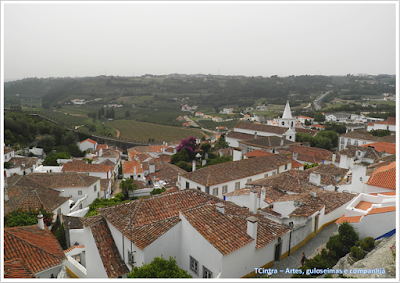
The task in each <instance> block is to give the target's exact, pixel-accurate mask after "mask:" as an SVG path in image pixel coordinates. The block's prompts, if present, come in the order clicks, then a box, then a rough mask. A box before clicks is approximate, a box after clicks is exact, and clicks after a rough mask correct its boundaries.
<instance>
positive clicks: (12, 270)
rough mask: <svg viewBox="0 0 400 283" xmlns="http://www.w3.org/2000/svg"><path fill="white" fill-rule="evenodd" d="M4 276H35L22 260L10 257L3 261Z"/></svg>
mask: <svg viewBox="0 0 400 283" xmlns="http://www.w3.org/2000/svg"><path fill="white" fill-rule="evenodd" d="M4 278H35V275H34V274H33V272H32V270H31V269H30V267H29V266H28V265H27V264H26V263H25V261H24V260H22V259H20V258H18V259H12V260H5V261H4Z"/></svg>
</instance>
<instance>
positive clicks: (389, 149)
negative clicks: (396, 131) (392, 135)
mask: <svg viewBox="0 0 400 283" xmlns="http://www.w3.org/2000/svg"><path fill="white" fill-rule="evenodd" d="M361 147H373V148H375V150H377V151H379V152H382V151H385V152H386V153H389V154H396V144H394V143H388V142H374V143H369V144H363V145H361Z"/></svg>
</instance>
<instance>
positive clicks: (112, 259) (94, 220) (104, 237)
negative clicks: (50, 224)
mask: <svg viewBox="0 0 400 283" xmlns="http://www.w3.org/2000/svg"><path fill="white" fill-rule="evenodd" d="M81 221H82V223H83V225H85V227H90V229H91V230H92V234H93V238H94V240H95V242H96V247H97V251H98V252H99V254H100V258H101V260H102V262H103V266H104V268H105V270H106V272H107V276H108V277H109V278H117V277H118V276H122V275H124V274H127V273H129V270H128V268H127V267H126V265H125V263H124V261H123V259H122V258H121V255H120V253H119V251H118V248H117V246H116V244H115V242H114V238H113V237H112V234H111V231H110V228H109V227H108V225H107V222H106V221H105V219H104V218H103V217H102V216H101V215H96V216H92V217H87V218H82V219H81Z"/></svg>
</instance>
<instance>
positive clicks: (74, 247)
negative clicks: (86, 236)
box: [64, 245, 85, 254]
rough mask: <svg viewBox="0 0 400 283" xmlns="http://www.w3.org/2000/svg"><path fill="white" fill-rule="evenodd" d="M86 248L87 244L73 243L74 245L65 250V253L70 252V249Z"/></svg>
mask: <svg viewBox="0 0 400 283" xmlns="http://www.w3.org/2000/svg"><path fill="white" fill-rule="evenodd" d="M84 248H85V246H75V245H73V246H72V247H70V248H68V249H66V250H64V253H65V254H66V253H69V252H70V251H72V250H74V249H84Z"/></svg>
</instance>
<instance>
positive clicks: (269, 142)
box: [239, 136, 300, 149]
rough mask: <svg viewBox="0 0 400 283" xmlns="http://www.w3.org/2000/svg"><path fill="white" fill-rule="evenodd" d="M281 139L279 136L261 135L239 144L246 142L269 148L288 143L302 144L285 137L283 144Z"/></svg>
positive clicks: (250, 144) (249, 144) (246, 143)
mask: <svg viewBox="0 0 400 283" xmlns="http://www.w3.org/2000/svg"><path fill="white" fill-rule="evenodd" d="M281 139H282V138H280V137H278V136H268V137H263V136H259V137H257V138H256V139H254V138H253V139H251V140H245V141H239V144H245V145H248V146H252V147H261V148H267V149H272V148H275V147H281V146H288V145H289V146H290V145H293V144H299V145H300V143H295V142H292V141H289V140H287V139H283V145H281Z"/></svg>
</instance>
